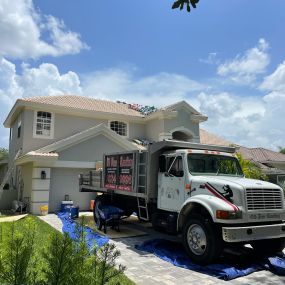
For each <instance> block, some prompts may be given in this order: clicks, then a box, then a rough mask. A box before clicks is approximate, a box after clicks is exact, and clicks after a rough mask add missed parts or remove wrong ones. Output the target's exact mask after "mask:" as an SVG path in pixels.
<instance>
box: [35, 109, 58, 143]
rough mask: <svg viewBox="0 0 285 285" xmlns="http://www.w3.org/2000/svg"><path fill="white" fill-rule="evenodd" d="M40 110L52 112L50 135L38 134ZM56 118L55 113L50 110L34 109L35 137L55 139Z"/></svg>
mask: <svg viewBox="0 0 285 285" xmlns="http://www.w3.org/2000/svg"><path fill="white" fill-rule="evenodd" d="M38 112H46V113H50V114H51V124H50V135H48V136H47V135H38V134H37V118H38ZM54 120H55V114H54V113H53V112H50V111H43V110H35V111H34V124H33V137H34V138H38V139H53V138H54Z"/></svg>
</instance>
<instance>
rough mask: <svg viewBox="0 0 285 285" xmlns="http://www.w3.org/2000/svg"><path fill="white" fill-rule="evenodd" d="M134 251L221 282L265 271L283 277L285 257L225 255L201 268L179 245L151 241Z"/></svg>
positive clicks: (138, 246) (252, 254) (249, 252)
mask: <svg viewBox="0 0 285 285" xmlns="http://www.w3.org/2000/svg"><path fill="white" fill-rule="evenodd" d="M136 249H138V250H142V251H147V252H150V253H153V254H154V255H156V256H158V257H159V258H161V259H163V260H165V261H167V262H170V263H172V264H173V265H175V266H179V267H183V268H187V269H190V270H194V271H198V272H201V273H204V274H207V275H210V276H214V277H218V278H219V279H223V280H231V279H234V278H237V277H241V276H246V275H248V274H250V273H253V272H255V271H259V270H263V269H267V270H270V271H271V272H273V273H275V274H278V275H285V255H283V256H280V257H278V256H274V257H257V256H256V255H254V253H253V251H252V250H250V249H248V251H247V252H246V253H245V254H243V255H240V256H237V255H234V254H229V253H228V254H225V255H224V256H222V257H221V259H220V261H219V263H216V264H211V265H207V266H201V265H198V264H195V263H193V262H191V260H190V259H189V257H188V256H187V254H186V253H185V250H184V249H183V247H182V244H181V243H177V242H173V241H168V240H162V239H153V240H149V241H146V242H144V243H142V244H141V245H136Z"/></svg>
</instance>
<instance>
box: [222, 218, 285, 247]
mask: <svg viewBox="0 0 285 285" xmlns="http://www.w3.org/2000/svg"><path fill="white" fill-rule="evenodd" d="M222 233H223V240H224V241H226V242H246V241H252V240H261V239H270V238H282V237H285V223H282V224H275V225H263V226H248V227H222Z"/></svg>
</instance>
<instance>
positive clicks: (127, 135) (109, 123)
mask: <svg viewBox="0 0 285 285" xmlns="http://www.w3.org/2000/svg"><path fill="white" fill-rule="evenodd" d="M112 122H119V123H123V124H125V125H126V127H127V131H126V133H127V134H126V135H125V136H123V135H120V134H118V133H117V132H116V131H113V130H112V129H111V123H112ZM108 125H109V129H110V130H111V131H113V132H115V133H116V134H117V135H119V136H121V137H123V138H128V137H129V129H130V128H129V123H128V122H125V121H120V120H109V121H108Z"/></svg>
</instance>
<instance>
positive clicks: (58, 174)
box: [49, 168, 95, 212]
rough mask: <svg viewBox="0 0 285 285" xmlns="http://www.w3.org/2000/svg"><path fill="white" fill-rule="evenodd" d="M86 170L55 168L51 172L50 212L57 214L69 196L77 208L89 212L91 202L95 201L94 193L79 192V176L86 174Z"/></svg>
mask: <svg viewBox="0 0 285 285" xmlns="http://www.w3.org/2000/svg"><path fill="white" fill-rule="evenodd" d="M86 171H87V170H86V169H83V170H82V169H69V168H53V169H52V171H51V186H50V199H49V210H50V212H56V211H58V210H60V205H61V201H63V200H64V198H65V195H69V198H70V200H72V201H74V205H75V206H79V208H80V210H88V209H89V205H90V200H92V199H94V196H95V194H94V193H81V192H79V183H78V175H79V174H80V173H83V172H86Z"/></svg>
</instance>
